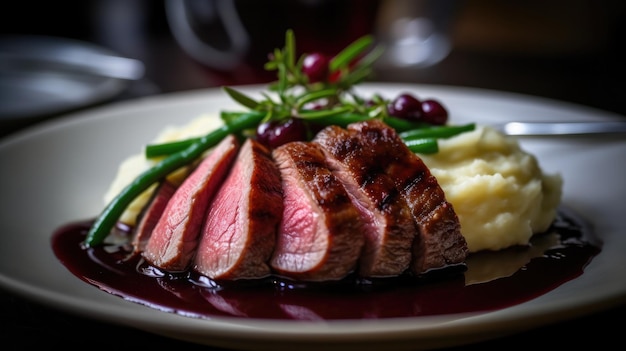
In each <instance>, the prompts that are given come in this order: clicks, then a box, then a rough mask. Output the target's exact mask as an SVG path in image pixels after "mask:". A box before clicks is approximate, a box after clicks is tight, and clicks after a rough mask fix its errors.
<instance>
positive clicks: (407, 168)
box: [348, 120, 468, 274]
mask: <svg viewBox="0 0 626 351" xmlns="http://www.w3.org/2000/svg"><path fill="white" fill-rule="evenodd" d="M348 129H349V130H353V131H356V132H358V133H360V135H361V140H362V147H363V148H364V149H367V150H370V152H369V155H370V157H371V160H370V162H373V163H376V164H378V165H379V167H381V168H383V169H385V171H386V173H387V174H388V175H389V176H390V177H391V178H392V179H393V180H394V182H395V183H396V187H397V189H398V190H399V191H400V192H401V193H402V194H403V195H404V197H405V198H406V199H407V202H408V204H409V207H410V208H411V211H412V213H413V217H414V218H415V221H416V222H417V225H418V228H419V231H420V236H419V237H418V239H419V240H416V241H415V243H414V257H413V262H412V270H413V272H414V273H416V274H422V273H426V272H428V271H430V270H434V269H439V268H445V267H447V266H451V265H456V264H462V263H464V262H465V259H466V257H467V253H468V249H467V243H466V242H465V239H464V238H463V236H462V235H461V226H460V224H459V219H458V217H457V215H456V212H455V211H454V209H453V207H452V204H450V203H449V202H447V201H446V198H445V194H444V192H443V190H442V189H441V187H440V186H439V183H438V182H437V179H436V178H435V177H434V176H433V175H432V174H431V173H430V170H429V169H428V167H427V166H426V165H425V164H424V162H423V161H422V159H421V158H419V156H417V155H416V154H415V153H413V152H412V151H411V150H409V148H408V147H407V146H406V145H405V144H404V142H403V141H402V139H401V138H400V137H399V136H398V135H397V133H396V131H395V130H394V129H393V128H391V127H389V126H387V125H386V124H385V123H383V122H381V121H379V120H370V121H367V122H359V123H354V124H351V125H349V126H348Z"/></svg>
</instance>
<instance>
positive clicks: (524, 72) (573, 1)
mask: <svg viewBox="0 0 626 351" xmlns="http://www.w3.org/2000/svg"><path fill="white" fill-rule="evenodd" d="M322 2H324V1H322ZM438 2H440V3H447V4H448V5H446V6H440V7H442V8H443V9H444V10H445V9H446V8H447V9H448V11H449V12H450V13H452V15H450V16H449V20H450V23H449V31H450V37H451V41H452V44H453V48H452V51H451V53H450V55H448V56H447V57H446V58H445V59H444V60H443V61H442V62H440V63H439V64H438V65H435V66H432V67H428V68H424V69H402V70H385V71H383V72H378V74H377V75H376V76H375V78H376V80H380V81H399V82H410V83H426V84H445V85H459V86H469V87H479V88H487V89H495V90H505V91H512V92H519V93H524V94H530V95H538V96H544V97H549V98H554V99H558V100H564V101H571V102H575V103H580V104H584V105H588V106H592V107H597V108H601V109H604V110H609V111H614V112H617V113H620V114H623V115H624V114H626V107H625V106H624V103H623V100H624V99H623V97H624V96H625V94H626V87H625V85H624V78H626V68H625V67H624V62H626V54H625V52H624V51H625V48H624V47H625V45H624V44H626V43H625V40H624V39H625V38H626V5H625V2H623V1H618V0H598V1H593V0H551V1H542V0H526V1H498V0H474V1H449V0H442V1H438ZM239 3H246V1H239ZM248 3H253V1H248ZM256 3H259V4H263V3H264V2H263V1H261V2H256ZM279 3H281V1H279ZM288 3H290V2H289V1H282V5H281V7H286V6H287V5H286V4H288ZM355 3H357V4H360V3H363V2H359V1H356V2H355ZM363 4H365V3H363ZM259 8H263V7H262V6H259ZM354 11H355V13H356V12H357V11H358V10H354ZM253 15H256V16H257V17H258V18H259V20H266V21H267V19H266V18H265V17H266V16H293V17H294V18H302V16H304V17H306V16H307V14H287V13H277V11H276V10H272V11H269V10H268V11H265V12H263V11H260V12H258V11H257V13H254V14H253ZM309 15H310V14H309ZM342 16H349V14H342ZM319 20H320V21H324V20H327V18H325V17H323V16H320V18H319ZM269 21H275V20H274V19H270V20H269ZM320 27H321V28H324V26H323V25H320ZM267 28H268V31H269V30H270V28H271V26H270V25H267ZM320 30H321V29H320ZM275 32H276V33H278V32H279V31H275ZM280 32H281V33H282V29H281V30H280ZM336 32H339V30H336ZM272 33H273V32H272ZM0 34H44V35H54V36H61V37H69V38H76V39H81V40H86V41H89V42H94V43H97V44H99V45H102V46H104V47H107V48H110V49H113V50H115V51H117V52H118V53H119V54H121V55H125V56H129V57H133V58H137V59H140V60H142V61H143V62H144V63H145V65H146V67H147V74H146V79H145V80H144V81H142V82H141V84H140V85H139V86H133V87H131V88H132V89H134V90H131V91H130V93H131V94H130V95H131V96H132V95H133V94H135V95H137V94H152V93H158V92H164V93H165V92H172V91H180V90H189V89H199V88H206V87H213V86H219V85H224V84H245V83H254V82H255V79H256V77H252V76H250V75H247V76H244V75H243V74H241V73H239V75H237V74H234V75H224V74H216V73H215V72H214V73H213V74H210V73H207V71H206V70H205V69H204V68H203V67H202V65H201V64H200V63H198V62H196V61H194V60H193V59H191V58H190V57H189V56H188V55H186V54H185V53H184V52H183V51H182V50H181V49H180V47H179V46H178V45H177V43H176V42H175V41H174V39H173V38H172V35H171V32H170V30H169V27H168V23H167V21H166V17H165V12H164V4H163V2H162V1H147V0H128V1H124V0H108V1H107V0H87V1H42V2H36V3H34V2H31V1H20V2H14V3H12V6H11V9H10V10H9V9H8V8H7V9H4V10H3V11H2V12H1V13H0ZM273 38H274V39H275V42H276V43H277V45H276V46H275V47H281V46H282V43H283V37H282V35H276V36H273ZM264 78H267V76H265V77H264ZM128 95H129V94H127V96H128Z"/></svg>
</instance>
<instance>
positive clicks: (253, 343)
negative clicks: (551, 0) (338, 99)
mask: <svg viewBox="0 0 626 351" xmlns="http://www.w3.org/2000/svg"><path fill="white" fill-rule="evenodd" d="M257 88H258V87H245V89H244V88H241V89H242V90H246V91H247V90H248V89H249V91H250V92H255V91H258V89H257ZM361 90H362V92H363V94H364V95H366V94H370V93H373V92H379V93H382V94H384V95H386V96H389V97H392V96H394V95H397V94H398V93H399V92H404V91H412V92H414V93H416V94H417V95H418V96H421V97H436V98H438V99H440V100H441V101H443V102H444V103H445V104H446V105H447V107H448V108H449V110H450V112H451V116H452V117H451V119H452V122H455V123H457V122H458V123H463V122H470V121H474V122H479V123H490V122H502V121H506V120H547V119H550V120H556V121H564V120H569V121H585V120H612V119H619V118H623V117H621V116H616V115H611V114H609V113H604V112H601V111H598V110H594V109H589V108H585V107H581V106H576V105H571V104H564V103H560V102H556V101H551V100H545V99H539V98H532V97H528V96H520V95H512V94H506V93H498V92H492V91H484V90H474V89H467V88H455V87H442V86H425V85H397V84H368V85H364V86H363V87H361ZM226 108H228V109H239V106H238V105H236V104H234V103H233V102H232V101H231V100H230V98H228V97H227V96H226V94H225V93H223V92H222V91H221V90H217V89H216V90H202V91H193V92H185V93H178V94H170V95H164V96H156V97H150V98H143V99H139V100H134V101H127V102H122V103H117V104H114V105H110V106H106V107H101V108H96V109H93V110H90V111H84V112H80V113H76V114H73V115H69V116H66V117H63V118H60V119H57V120H54V121H49V122H48V123H45V124H41V125H38V126H36V127H34V128H31V129H28V130H26V131H24V132H21V133H18V134H15V135H13V136H11V137H9V138H6V139H5V140H2V141H0V164H1V165H2V172H1V173H0V194H2V196H1V197H0V209H1V213H0V233H2V235H1V236H0V284H1V285H2V286H4V287H5V288H8V289H10V290H12V291H15V292H17V293H19V294H21V295H23V296H26V297H28V298H32V299H35V300H37V301H39V302H43V303H45V304H49V305H51V306H54V307H57V308H60V309H62V310H65V311H68V312H71V313H75V314H78V315H82V316H85V317H89V318H94V319H97V320H101V321H106V322H110V323H115V324H121V325H126V326H129V327H134V328H139V329H143V330H146V331H149V332H153V333H157V334H161V335H166V336H170V337H173V338H177V339H183V340H187V341H191V342H197V343H202V344H208V345H215V346H222V347H230V348H241V349H256V350H261V349H266V350H267V349H277V348H278V347H281V349H287V348H288V347H298V348H299V349H300V350H317V349H319V348H320V347H326V349H337V350H339V349H341V350H350V349H354V350H360V351H363V350H378V349H381V347H383V348H384V349H385V350H401V349H408V348H411V349H415V348H416V346H417V347H423V348H433V347H445V346H454V345H459V344H465V343H470V342H474V341H479V340H485V339H488V338H495V337H498V336H502V335H507V334H511V333H517V332H521V331H524V330H527V329H529V328H534V327H538V326H541V325H544V324H547V323H553V322H556V321H561V320H564V319H568V318H573V317H576V316H580V315H583V314H586V313H590V312H592V311H598V310H601V309H605V308H609V307H611V306H614V305H616V304H618V303H623V302H624V301H626V270H625V269H624V267H626V255H624V252H625V251H626V236H624V235H623V231H624V230H623V223H622V219H623V216H624V211H623V208H624V207H623V199H624V198H626V185H625V182H624V168H623V167H624V166H623V165H625V164H626V140H625V139H624V138H623V137H622V138H619V137H603V138H600V137H593V138H592V137H584V138H579V137H569V138H562V137H561V138H527V139H522V141H521V142H522V146H523V147H525V148H526V149H527V150H529V151H530V152H532V153H534V154H536V155H537V157H538V159H539V161H540V163H541V165H542V167H543V168H544V169H545V171H547V172H560V173H561V174H562V175H563V178H564V197H563V202H564V204H565V205H566V206H567V207H569V208H571V209H573V210H574V211H576V212H578V213H580V214H583V215H584V216H586V218H587V219H589V220H591V221H592V222H593V225H594V227H595V231H596V233H597V235H598V236H600V238H601V240H603V241H604V246H603V250H602V252H601V253H600V254H599V255H598V256H597V257H596V258H594V259H593V260H592V261H591V263H590V264H589V265H588V267H587V269H586V271H585V273H584V274H583V275H582V276H580V277H579V278H577V279H574V280H572V281H569V282H567V283H565V284H563V285H561V286H559V287H558V288H556V289H555V290H553V291H550V292H549V293H547V294H545V295H542V296H540V297H538V298H536V299H533V300H531V301H528V302H525V303H522V304H519V305H517V306H514V307H510V308H505V309H502V310H498V311H494V312H487V313H471V314H463V315H446V316H435V317H414V318H399V319H384V320H356V321H355V320H346V321H328V322H293V321H268V320H253V319H240V318H237V319H232V318H212V319H211V320H201V319H194V318H188V317H183V316H179V315H175V314H170V313H165V312H160V311H158V310H155V309H151V308H148V307H145V306H142V305H139V304H135V303H132V302H128V301H125V300H123V299H121V298H119V297H116V296H113V295H110V294H107V293H105V292H103V291H100V290H99V289H97V288H96V287H94V286H91V285H89V284H86V283H84V282H83V281H81V280H80V279H78V278H76V277H75V276H73V275H72V274H71V273H70V272H69V271H68V270H67V269H65V267H64V266H63V265H62V264H60V263H59V262H58V261H57V259H56V257H55V256H54V254H53V252H52V250H51V247H50V237H51V234H52V232H53V231H54V230H55V229H56V228H58V227H60V226H61V225H63V224H66V223H68V222H71V221H74V220H82V219H87V218H93V217H95V216H96V215H97V214H98V213H99V212H100V211H101V209H102V207H103V203H102V196H103V194H104V192H105V190H106V189H107V187H108V185H109V183H110V181H111V180H112V179H113V177H114V175H115V172H116V169H117V166H118V164H119V162H120V161H121V160H122V159H124V158H125V157H127V156H128V155H130V154H131V153H136V152H138V151H139V150H141V148H142V146H143V145H144V144H145V143H147V142H148V141H150V140H152V138H154V137H155V136H156V134H157V132H158V131H160V130H161V129H162V128H164V126H165V125H167V124H183V123H186V122H187V121H189V120H190V119H192V118H195V117H196V116H198V115H200V114H202V113H206V112H218V111H219V110H221V109H226Z"/></svg>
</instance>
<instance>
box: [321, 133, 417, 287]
mask: <svg viewBox="0 0 626 351" xmlns="http://www.w3.org/2000/svg"><path fill="white" fill-rule="evenodd" d="M313 141H314V142H317V143H319V144H320V145H322V147H323V149H324V150H325V152H326V154H327V161H328V162H329V165H330V169H331V170H332V171H333V173H334V174H335V175H336V176H337V178H339V179H340V180H341V181H342V182H343V184H344V186H345V187H346V189H347V190H348V194H350V197H351V198H352V201H353V202H354V204H355V206H356V207H357V209H358V210H359V212H360V214H361V218H362V220H363V223H364V228H363V234H364V236H365V246H364V248H363V252H362V253H361V257H360V260H359V274H360V275H361V276H365V277H385V276H396V275H399V274H402V273H403V272H404V271H406V270H407V269H408V267H409V263H410V262H411V257H412V250H411V246H412V244H413V241H414V239H415V236H416V235H419V234H418V229H417V227H416V224H415V221H414V219H413V216H412V215H411V211H410V209H409V207H408V205H407V203H406V199H405V198H404V197H403V196H402V195H401V194H400V192H399V191H398V190H397V189H396V186H395V183H394V181H393V179H391V178H390V177H389V176H388V175H387V174H386V173H385V169H383V168H381V167H380V165H379V164H377V163H376V162H373V160H374V159H375V157H374V155H371V153H372V151H373V150H372V149H369V148H367V147H366V145H364V142H363V140H361V134H360V133H358V132H355V131H349V130H346V129H343V128H340V127H338V126H329V127H326V128H325V129H323V130H322V131H320V132H319V133H318V134H317V135H316V137H315V138H314V140H313Z"/></svg>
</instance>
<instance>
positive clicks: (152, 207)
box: [131, 179, 178, 253]
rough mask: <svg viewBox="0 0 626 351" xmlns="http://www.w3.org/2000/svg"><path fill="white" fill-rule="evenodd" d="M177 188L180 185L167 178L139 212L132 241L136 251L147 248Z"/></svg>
mask: <svg viewBox="0 0 626 351" xmlns="http://www.w3.org/2000/svg"><path fill="white" fill-rule="evenodd" d="M177 188H178V185H176V184H174V183H172V182H170V181H168V180H167V179H165V180H163V181H161V183H159V185H158V186H157V188H156V189H154V193H153V194H152V196H151V197H150V200H149V201H148V203H147V205H146V206H145V207H144V209H143V210H142V211H141V213H140V214H139V221H138V222H137V226H136V227H135V230H134V233H133V239H132V242H131V243H132V245H133V250H134V252H135V253H139V252H142V251H143V250H144V249H145V247H146V244H147V243H148V239H150V236H151V235H152V231H153V230H154V227H156V224H157V222H158V221H159V218H161V215H162V214H163V211H164V210H165V206H167V202H168V201H169V200H170V198H172V195H174V192H175V191H176V189H177Z"/></svg>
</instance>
